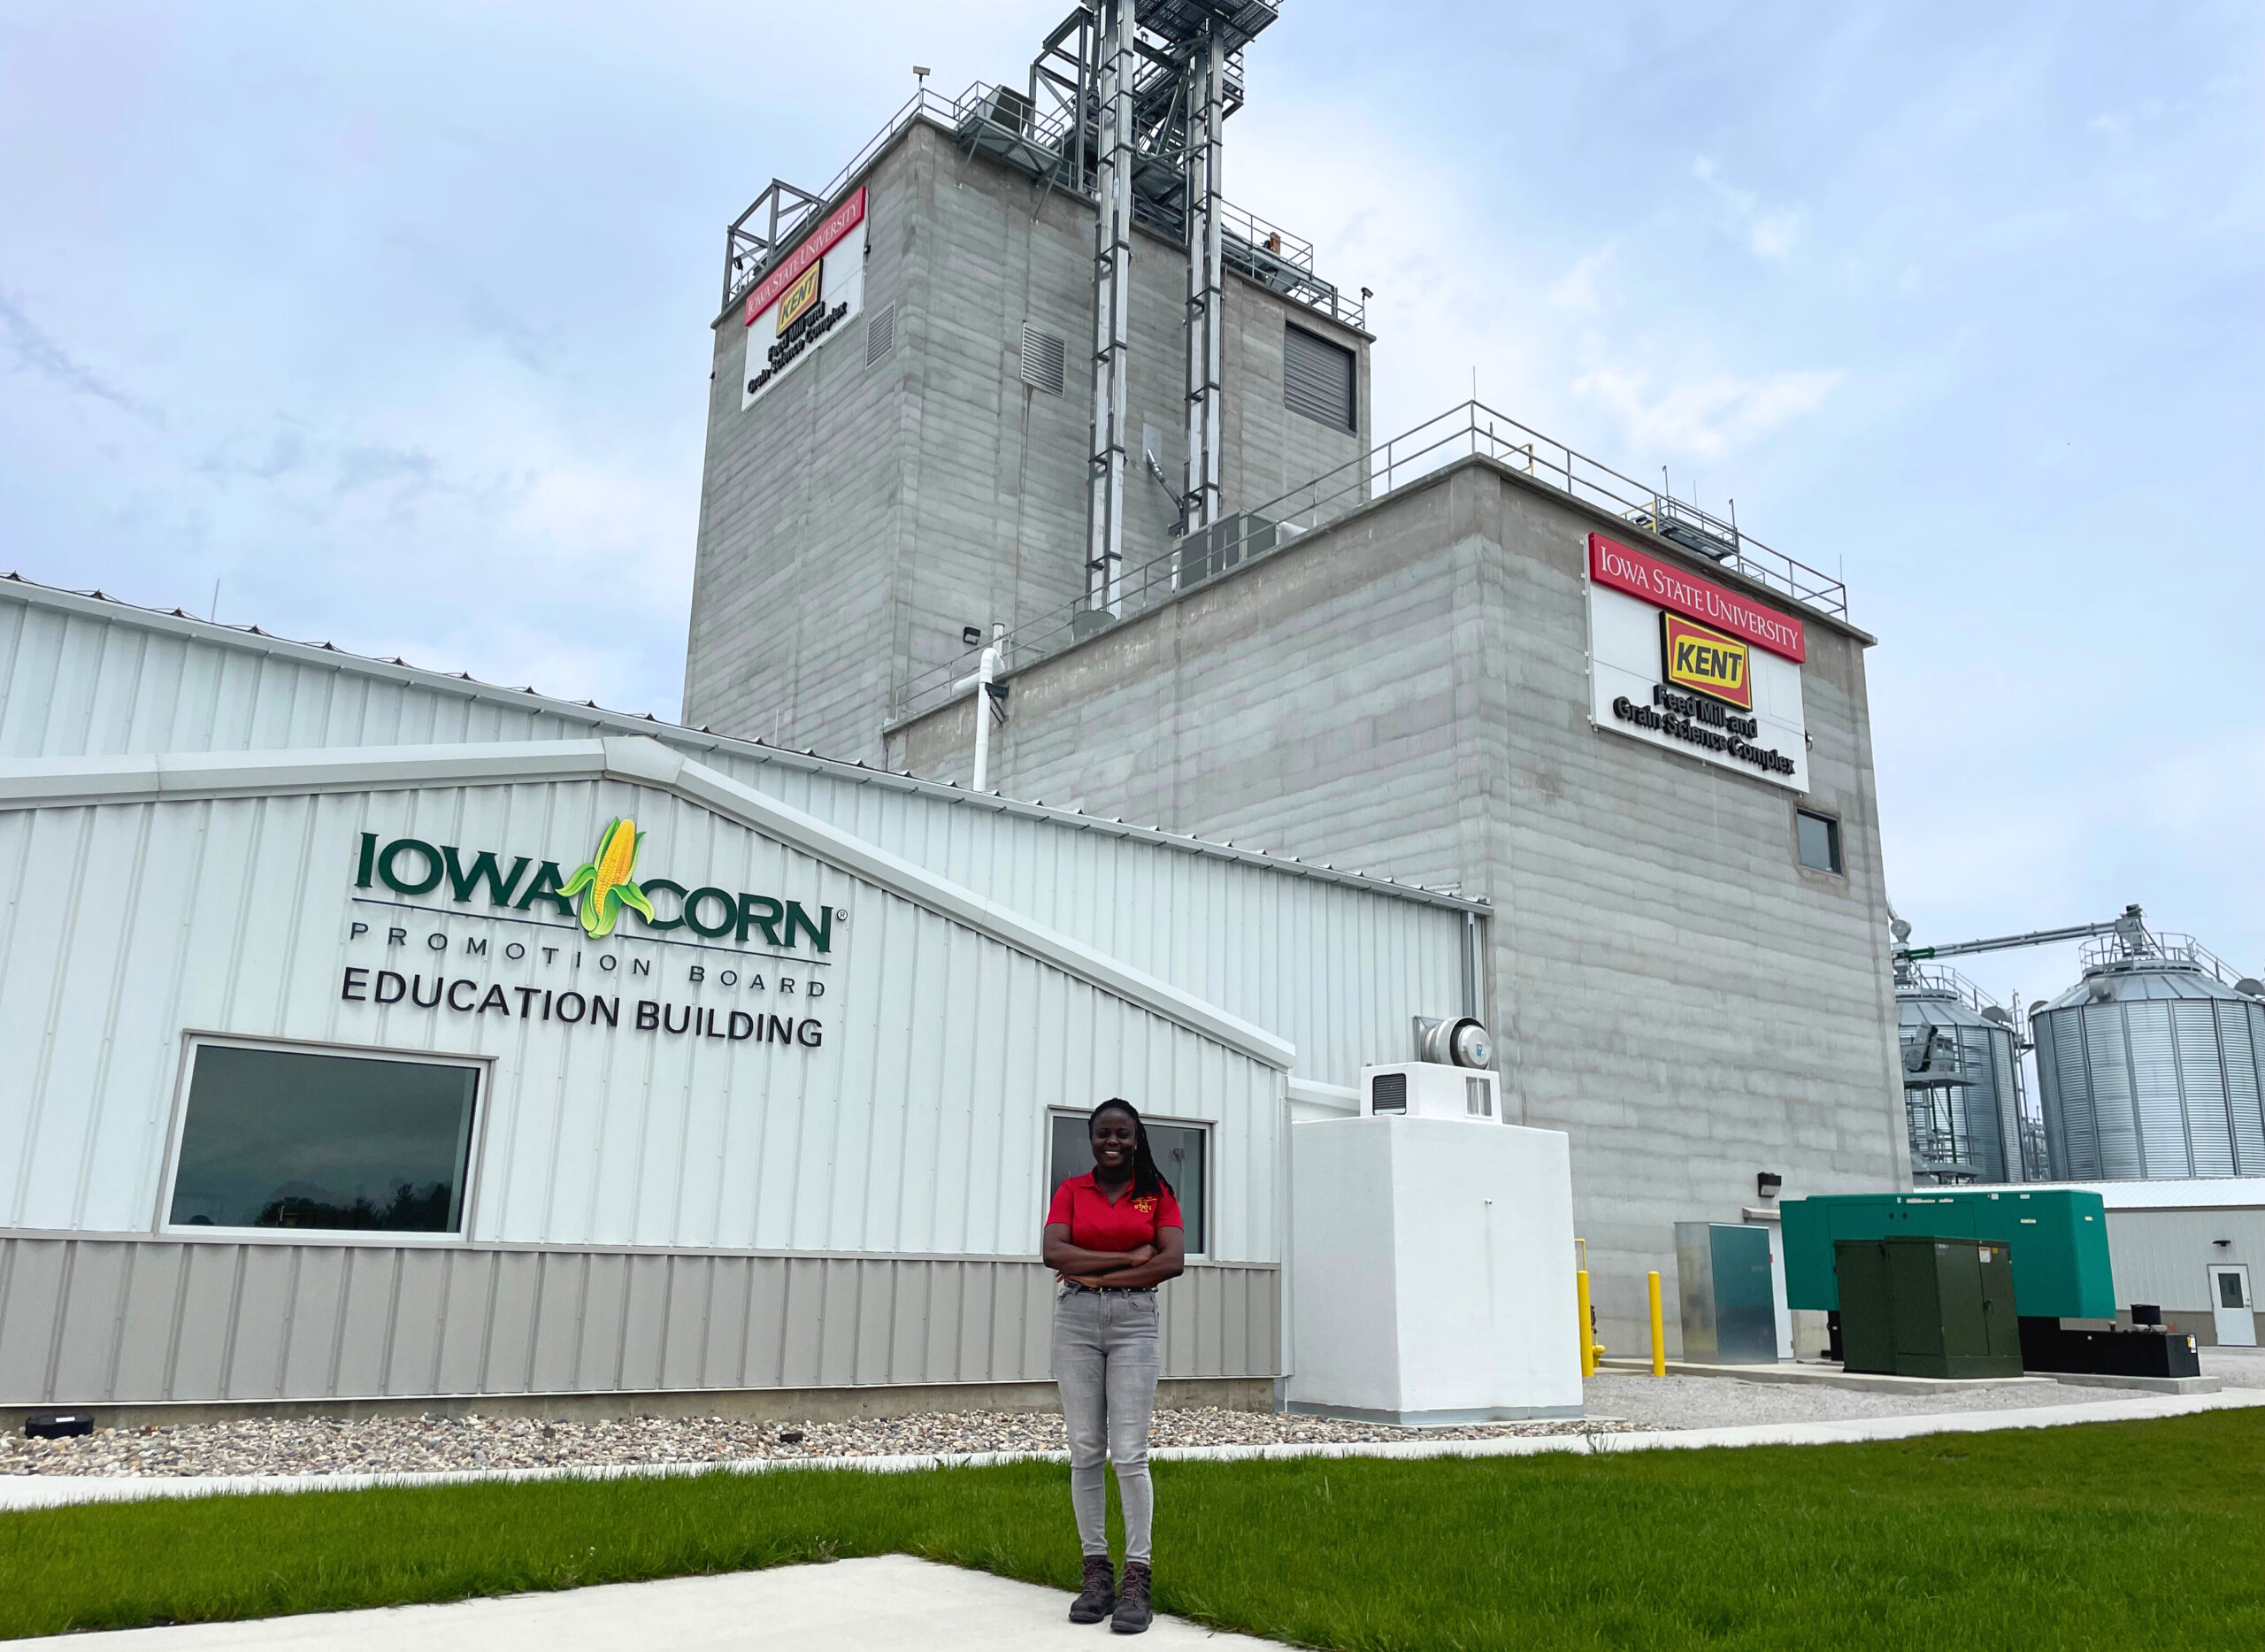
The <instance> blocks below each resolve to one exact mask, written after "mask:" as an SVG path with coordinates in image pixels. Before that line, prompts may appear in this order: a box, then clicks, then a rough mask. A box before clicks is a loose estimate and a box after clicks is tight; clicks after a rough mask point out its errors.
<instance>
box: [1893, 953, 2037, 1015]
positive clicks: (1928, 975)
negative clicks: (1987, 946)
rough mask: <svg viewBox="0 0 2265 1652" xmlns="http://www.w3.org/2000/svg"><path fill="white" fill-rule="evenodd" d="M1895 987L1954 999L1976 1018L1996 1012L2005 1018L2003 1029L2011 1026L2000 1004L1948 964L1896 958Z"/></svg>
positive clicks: (2006, 1013)
mask: <svg viewBox="0 0 2265 1652" xmlns="http://www.w3.org/2000/svg"><path fill="white" fill-rule="evenodd" d="M1895 984H1896V985H1897V986H1898V987H1915V988H1916V989H1917V990H1919V991H1921V992H1938V993H1944V994H1946V995H1949V996H1950V997H1953V998H1955V999H1957V1000H1958V1001H1959V1002H1960V1003H1962V1004H1964V1005H1965V1006H1966V1007H1967V1008H1968V1009H1969V1010H1973V1011H1974V1013H1975V1014H1977V1015H1981V1014H1983V1013H1985V1011H1987V1010H1997V1011H1998V1013H1999V1014H2000V1015H2003V1016H2006V1018H2007V1019H2006V1022H2005V1025H2006V1026H2012V1025H2013V1019H2012V1017H2011V1015H2010V1013H2009V1012H2008V1010H2006V1009H2005V1007H2004V1006H2003V1005H2002V1004H2000V1003H1999V1002H1998V1001H1997V1000H1996V999H1995V998H1992V996H1990V995H1989V994H1988V993H1985V992H1984V991H1983V990H1982V989H1981V988H1980V987H1977V986H1976V985H1975V984H1974V983H1973V982H1972V981H1970V980H1967V979H1966V977H1965V976H1963V975H1961V974H1960V973H1959V972H1957V971H1956V970H1954V969H1952V968H1951V967H1950V966H1949V965H1947V964H1918V963H1914V962H1912V961H1911V960H1909V959H1907V958H1899V959H1898V960H1896V964H1895ZM1992 1019H1995V1017H1992Z"/></svg>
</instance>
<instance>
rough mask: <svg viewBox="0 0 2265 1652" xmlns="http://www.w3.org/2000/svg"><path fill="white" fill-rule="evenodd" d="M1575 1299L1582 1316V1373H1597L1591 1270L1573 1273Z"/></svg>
mask: <svg viewBox="0 0 2265 1652" xmlns="http://www.w3.org/2000/svg"><path fill="white" fill-rule="evenodd" d="M1573 1299H1574V1301H1575V1302H1578V1304H1579V1311H1580V1316H1581V1375H1583V1376H1584V1377H1593V1376H1595V1375H1596V1338H1595V1337H1594V1336H1593V1335H1591V1334H1590V1332H1589V1271H1588V1270H1587V1269H1586V1268H1583V1269H1581V1270H1580V1271H1579V1272H1577V1273H1575V1274H1574V1275H1573Z"/></svg>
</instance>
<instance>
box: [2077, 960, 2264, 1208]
mask: <svg viewBox="0 0 2265 1652" xmlns="http://www.w3.org/2000/svg"><path fill="white" fill-rule="evenodd" d="M2035 1026H2036V1039H2037V1064H2038V1089H2039V1096H2040V1099H2041V1100H2042V1101H2043V1103H2044V1108H2045V1119H2046V1139H2047V1141H2048V1142H2049V1143H2050V1149H2051V1152H2052V1154H2053V1155H2054V1166H2053V1173H2054V1177H2055V1178H2056V1179H2062V1180H2115V1181H2121V1180H2135V1179H2158V1180H2160V1179H2181V1178H2184V1177H2188V1176H2230V1175H2255V1174H2257V1173H2259V1172H2261V1171H2265V1111H2261V1110H2260V1107H2259V1103H2258V1093H2259V1089H2260V1081H2259V1059H2258V1052H2259V1042H2258V1041H2259V1033H2260V1029H2261V1028H2265V1007H2261V1006H2260V1005H2258V1004H2255V1003H2249V1002H2247V1001H2246V1000H2240V999H2233V998H2170V997H2147V998H2132V999H2129V1000H2109V1001H2106V1002H2100V1003H2076V1004H2069V1005H2067V1006H2064V1007H2062V1008H2061V1009H2057V1010H2043V1011H2040V1012H2039V1014H2038V1016H2037V1017H2036V1020H2035Z"/></svg>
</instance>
